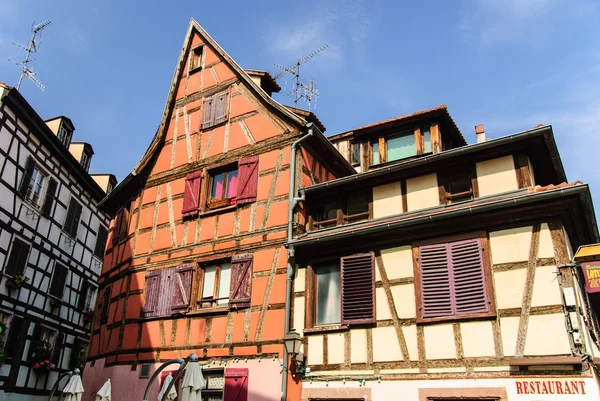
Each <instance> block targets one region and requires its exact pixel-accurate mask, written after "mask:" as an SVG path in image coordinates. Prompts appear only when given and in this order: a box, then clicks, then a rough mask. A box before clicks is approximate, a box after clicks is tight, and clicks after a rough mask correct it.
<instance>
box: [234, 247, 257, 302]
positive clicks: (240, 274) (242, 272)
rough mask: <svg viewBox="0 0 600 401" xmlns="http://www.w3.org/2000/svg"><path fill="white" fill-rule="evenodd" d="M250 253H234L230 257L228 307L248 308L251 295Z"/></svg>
mask: <svg viewBox="0 0 600 401" xmlns="http://www.w3.org/2000/svg"><path fill="white" fill-rule="evenodd" d="M252 265H253V260H252V255H236V256H233V257H232V258H231V286H230V287H229V288H230V290H229V307H230V308H248V307H250V297H251V296H252Z"/></svg>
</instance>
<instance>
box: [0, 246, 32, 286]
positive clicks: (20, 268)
mask: <svg viewBox="0 0 600 401" xmlns="http://www.w3.org/2000/svg"><path fill="white" fill-rule="evenodd" d="M30 248H31V247H30V246H29V244H28V243H26V242H25V241H23V240H21V239H19V238H16V237H15V238H14V239H13V242H12V247H11V249H10V254H9V255H8V260H7V262H6V265H5V268H4V273H5V274H6V275H8V276H11V277H14V276H22V275H23V274H24V273H25V268H26V267H27V260H28V259H29V249H30Z"/></svg>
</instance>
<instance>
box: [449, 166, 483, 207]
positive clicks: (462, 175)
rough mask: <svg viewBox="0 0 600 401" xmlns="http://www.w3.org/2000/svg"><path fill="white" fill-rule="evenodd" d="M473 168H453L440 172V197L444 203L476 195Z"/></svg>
mask: <svg viewBox="0 0 600 401" xmlns="http://www.w3.org/2000/svg"><path fill="white" fill-rule="evenodd" d="M473 173H474V168H472V167H461V168H454V169H449V170H446V171H444V172H443V173H440V176H441V180H442V183H443V187H440V188H441V189H442V188H443V190H444V193H441V194H440V195H441V197H442V198H443V199H445V203H447V204H450V203H456V202H461V201H465V200H471V199H473V198H474V197H475V196H476V191H475V188H476V182H475V180H474V174H473Z"/></svg>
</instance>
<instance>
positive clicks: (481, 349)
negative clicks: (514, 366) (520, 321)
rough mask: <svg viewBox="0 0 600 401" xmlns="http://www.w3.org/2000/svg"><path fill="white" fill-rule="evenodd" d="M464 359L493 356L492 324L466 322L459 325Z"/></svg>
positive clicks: (487, 322)
mask: <svg viewBox="0 0 600 401" xmlns="http://www.w3.org/2000/svg"><path fill="white" fill-rule="evenodd" d="M460 332H461V336H462V344H463V350H464V355H465V357H467V358H468V357H479V356H494V355H496V352H495V348H494V333H493V331H492V322H490V321H485V322H466V323H461V324H460Z"/></svg>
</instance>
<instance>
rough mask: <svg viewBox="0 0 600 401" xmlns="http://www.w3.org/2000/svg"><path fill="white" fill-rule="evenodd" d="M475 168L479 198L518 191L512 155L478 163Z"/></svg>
mask: <svg viewBox="0 0 600 401" xmlns="http://www.w3.org/2000/svg"><path fill="white" fill-rule="evenodd" d="M476 166H477V167H476V168H477V185H478V187H479V196H488V195H494V194H500V193H503V192H509V191H514V190H517V189H519V185H518V184H517V174H516V172H515V163H514V159H513V157H512V155H509V156H504V157H498V158H496V159H491V160H486V161H484V162H479V163H477V165H476Z"/></svg>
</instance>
